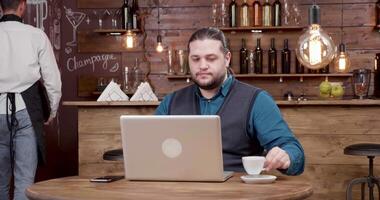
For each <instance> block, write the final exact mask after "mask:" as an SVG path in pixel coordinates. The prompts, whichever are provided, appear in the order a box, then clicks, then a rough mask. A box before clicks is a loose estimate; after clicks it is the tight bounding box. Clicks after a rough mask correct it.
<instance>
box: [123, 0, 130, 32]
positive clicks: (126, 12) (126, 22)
mask: <svg viewBox="0 0 380 200" xmlns="http://www.w3.org/2000/svg"><path fill="white" fill-rule="evenodd" d="M121 10H122V14H123V15H122V16H121V18H122V28H123V29H131V28H132V20H131V8H130V6H129V1H128V0H124V4H123V6H122V7H121Z"/></svg>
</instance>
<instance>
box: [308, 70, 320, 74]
mask: <svg viewBox="0 0 380 200" xmlns="http://www.w3.org/2000/svg"><path fill="white" fill-rule="evenodd" d="M307 73H308V74H318V73H319V72H318V70H316V69H308V70H307Z"/></svg>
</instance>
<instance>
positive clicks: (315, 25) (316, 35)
mask: <svg viewBox="0 0 380 200" xmlns="http://www.w3.org/2000/svg"><path fill="white" fill-rule="evenodd" d="M309 15H310V16H309V20H310V26H309V28H308V30H307V31H306V32H305V33H304V34H302V35H301V36H300V37H299V38H298V43H297V45H298V46H297V48H296V55H297V58H298V60H299V61H300V63H301V64H302V65H304V66H305V67H307V68H310V69H320V68H323V67H325V66H326V65H328V64H329V63H330V62H331V61H332V60H333V59H334V57H335V53H336V47H335V44H334V41H333V40H332V39H331V37H330V36H328V35H327V34H326V33H325V32H324V31H323V29H322V28H321V26H320V25H319V21H320V20H319V18H320V17H319V6H317V5H313V6H312V7H311V8H310V11H309Z"/></svg>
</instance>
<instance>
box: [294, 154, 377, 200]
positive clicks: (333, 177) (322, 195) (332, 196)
mask: <svg viewBox="0 0 380 200" xmlns="http://www.w3.org/2000/svg"><path fill="white" fill-rule="evenodd" d="M366 159H367V158H365V157H363V160H366ZM374 173H375V174H380V167H379V166H376V167H374ZM367 175H368V165H367V164H364V165H333V164H330V165H319V164H315V165H313V164H310V165H309V164H308V165H306V168H305V172H304V174H302V175H301V176H300V178H301V179H304V180H305V181H309V182H311V183H312V185H313V191H314V193H313V195H312V196H311V197H310V198H308V199H310V200H321V199H323V200H344V199H346V194H345V192H346V187H347V185H348V182H349V181H350V180H351V179H353V178H359V177H364V176H367ZM366 193H367V194H368V192H366ZM353 195H354V199H360V198H359V197H360V186H356V187H354V193H353ZM375 195H376V196H377V193H376V192H375Z"/></svg>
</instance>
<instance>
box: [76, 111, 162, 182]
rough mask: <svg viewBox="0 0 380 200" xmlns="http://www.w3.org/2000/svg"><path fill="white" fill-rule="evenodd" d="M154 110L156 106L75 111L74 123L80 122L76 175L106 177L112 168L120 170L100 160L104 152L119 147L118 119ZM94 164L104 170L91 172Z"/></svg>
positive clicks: (118, 166) (96, 169)
mask: <svg viewBox="0 0 380 200" xmlns="http://www.w3.org/2000/svg"><path fill="white" fill-rule="evenodd" d="M155 109H156V106H150V107H149V106H145V107H141V106H135V107H133V106H131V107H128V108H124V109H123V108H120V107H113V108H110V107H104V108H93V107H89V108H88V109H87V108H86V109H85V108H83V109H79V111H78V120H79V121H80V122H81V123H80V124H79V125H78V138H79V146H78V150H79V175H81V176H90V175H94V174H97V175H107V173H108V172H113V171H114V170H115V169H117V170H120V169H123V168H121V167H120V165H117V166H115V165H114V164H108V163H109V161H104V160H102V156H103V153H104V152H105V151H107V150H110V149H115V148H120V147H121V135H120V133H121V130H120V116H121V115H144V114H152V113H153V112H154V110H155ZM116 163H117V162H116ZM98 164H99V165H102V166H104V168H102V169H98V168H95V169H91V167H90V166H94V165H98Z"/></svg>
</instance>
